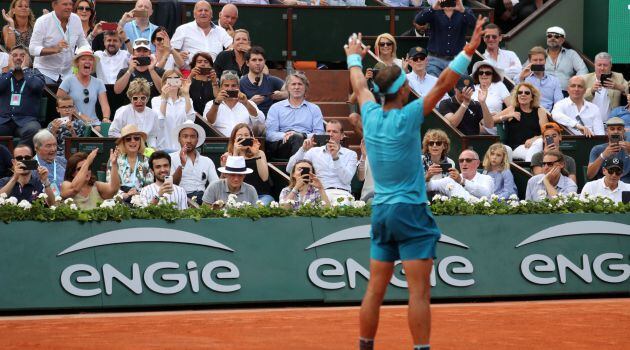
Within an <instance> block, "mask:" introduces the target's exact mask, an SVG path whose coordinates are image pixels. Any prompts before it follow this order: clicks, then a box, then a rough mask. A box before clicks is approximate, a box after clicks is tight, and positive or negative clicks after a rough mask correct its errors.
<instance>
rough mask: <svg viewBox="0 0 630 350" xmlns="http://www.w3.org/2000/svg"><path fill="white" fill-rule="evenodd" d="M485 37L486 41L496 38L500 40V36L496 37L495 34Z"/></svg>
mask: <svg viewBox="0 0 630 350" xmlns="http://www.w3.org/2000/svg"><path fill="white" fill-rule="evenodd" d="M483 37H484V38H485V39H496V38H498V37H499V36H498V35H495V34H488V35H484V36H483Z"/></svg>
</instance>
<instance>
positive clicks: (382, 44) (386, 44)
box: [378, 41, 394, 47]
mask: <svg viewBox="0 0 630 350" xmlns="http://www.w3.org/2000/svg"><path fill="white" fill-rule="evenodd" d="M378 46H380V47H384V46H394V43H393V42H391V41H381V42H380V43H378Z"/></svg>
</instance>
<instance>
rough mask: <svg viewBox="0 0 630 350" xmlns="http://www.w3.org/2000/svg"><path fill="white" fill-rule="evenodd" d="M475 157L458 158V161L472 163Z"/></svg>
mask: <svg viewBox="0 0 630 350" xmlns="http://www.w3.org/2000/svg"><path fill="white" fill-rule="evenodd" d="M476 160H477V158H460V159H459V162H460V163H472V162H474V161H476Z"/></svg>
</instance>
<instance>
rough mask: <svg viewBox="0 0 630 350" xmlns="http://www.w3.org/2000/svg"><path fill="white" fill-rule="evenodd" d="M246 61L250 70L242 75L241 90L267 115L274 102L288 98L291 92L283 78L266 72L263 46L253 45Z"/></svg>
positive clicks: (246, 56)
mask: <svg viewBox="0 0 630 350" xmlns="http://www.w3.org/2000/svg"><path fill="white" fill-rule="evenodd" d="M245 61H246V63H247V67H248V68H249V72H248V73H247V74H246V75H244V76H243V77H241V80H240V84H239V85H240V90H241V91H242V92H243V93H244V94H245V95H246V96H247V98H249V99H250V101H252V102H254V103H255V104H256V105H257V106H258V109H260V111H261V112H263V114H264V115H267V114H268V113H269V108H271V105H272V104H274V103H276V101H280V100H284V99H286V98H287V97H289V94H288V93H287V91H286V89H284V82H283V81H282V79H280V78H278V77H275V76H273V75H269V74H265V73H264V69H265V50H264V49H263V48H262V47H260V46H253V47H252V48H251V49H250V50H249V51H248V52H247V53H245Z"/></svg>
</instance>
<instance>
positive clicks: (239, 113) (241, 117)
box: [203, 100, 265, 136]
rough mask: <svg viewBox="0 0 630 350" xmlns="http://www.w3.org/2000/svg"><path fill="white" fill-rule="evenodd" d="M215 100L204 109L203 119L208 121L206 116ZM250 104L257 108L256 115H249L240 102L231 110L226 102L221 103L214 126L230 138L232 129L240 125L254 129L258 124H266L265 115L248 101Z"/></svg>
mask: <svg viewBox="0 0 630 350" xmlns="http://www.w3.org/2000/svg"><path fill="white" fill-rule="evenodd" d="M213 103H214V100H211V101H209V102H208V103H206V107H205V108H204V109H203V119H206V115H207V114H208V112H209V111H210V108H212V104H213ZM248 103H249V104H251V105H253V106H254V108H256V115H255V116H254V115H249V112H248V111H247V108H246V107H245V105H243V104H242V103H240V102H237V103H236V104H235V105H234V108H230V107H229V106H228V105H227V104H225V102H221V104H220V105H219V110H218V111H217V119H216V120H215V121H214V123H213V124H212V125H213V126H214V127H215V128H217V129H218V130H219V131H220V132H221V133H222V134H223V135H225V136H230V134H231V133H232V129H234V127H235V126H236V124H239V123H245V124H248V125H249V126H250V127H253V126H254V125H256V124H265V114H263V112H261V111H260V109H258V107H257V106H256V104H255V103H253V102H251V101H248Z"/></svg>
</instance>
